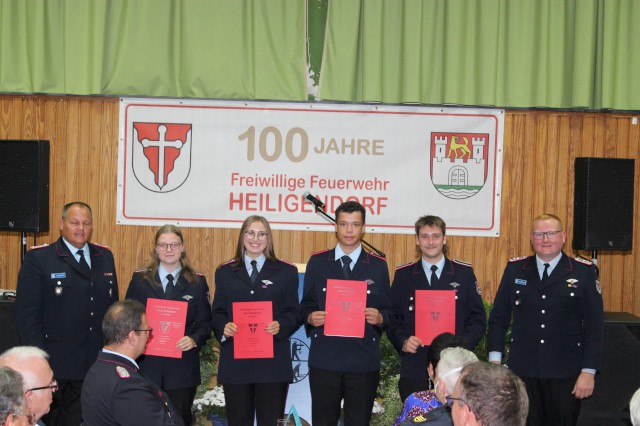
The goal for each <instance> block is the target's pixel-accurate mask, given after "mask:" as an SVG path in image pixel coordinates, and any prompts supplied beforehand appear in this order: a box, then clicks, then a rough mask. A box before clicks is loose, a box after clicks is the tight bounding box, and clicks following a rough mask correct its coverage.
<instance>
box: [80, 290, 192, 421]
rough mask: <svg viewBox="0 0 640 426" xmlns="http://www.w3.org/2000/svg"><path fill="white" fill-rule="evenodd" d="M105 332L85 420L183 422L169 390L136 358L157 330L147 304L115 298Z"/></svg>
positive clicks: (85, 399)
mask: <svg viewBox="0 0 640 426" xmlns="http://www.w3.org/2000/svg"><path fill="white" fill-rule="evenodd" d="M102 331H103V334H104V343H105V346H104V348H103V349H102V352H100V354H98V359H97V360H96V362H95V363H94V364H93V365H92V366H91V368H90V369H89V372H88V373H87V377H85V380H84V385H83V386H82V412H83V413H84V425H85V426H94V425H114V424H119V425H135V426H140V425H147V424H148V425H183V422H182V419H181V417H180V415H179V414H178V413H177V412H176V410H175V408H174V407H173V404H172V403H171V401H169V398H168V397H167V395H166V394H165V393H164V392H163V391H162V390H160V389H159V388H158V386H156V385H155V384H154V383H153V382H152V381H151V380H149V379H147V378H146V377H145V376H143V375H142V374H140V372H139V368H138V364H137V363H136V359H137V358H138V357H139V356H140V355H142V354H143V353H144V351H145V348H146V347H147V341H148V340H149V338H150V337H151V334H152V332H153V330H152V329H151V328H149V324H148V323H147V317H146V314H145V308H144V306H143V305H142V304H141V303H140V302H138V301H135V300H123V301H120V302H116V303H114V304H113V305H111V307H109V309H108V310H107V313H106V314H105V316H104V319H103V321H102Z"/></svg>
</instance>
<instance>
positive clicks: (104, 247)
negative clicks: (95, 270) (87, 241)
mask: <svg viewBox="0 0 640 426" xmlns="http://www.w3.org/2000/svg"><path fill="white" fill-rule="evenodd" d="M91 244H93V245H94V246H98V247H102V248H103V249H107V250H109V251H111V247H109V246H105V245H104V244H98V243H91Z"/></svg>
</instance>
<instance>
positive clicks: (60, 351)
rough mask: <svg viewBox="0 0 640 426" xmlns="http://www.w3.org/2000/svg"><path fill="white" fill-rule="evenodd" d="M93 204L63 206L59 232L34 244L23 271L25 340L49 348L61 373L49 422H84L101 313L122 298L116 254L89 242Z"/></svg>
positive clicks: (20, 305)
mask: <svg viewBox="0 0 640 426" xmlns="http://www.w3.org/2000/svg"><path fill="white" fill-rule="evenodd" d="M92 229H93V217H92V213H91V207H89V206H88V205H87V204H85V203H81V202H73V203H69V204H67V205H65V206H64V208H63V210H62V219H60V234H61V236H60V238H59V239H58V241H56V242H55V243H54V244H51V245H45V246H40V247H34V248H33V249H32V250H30V251H29V252H28V253H27V255H26V257H25V260H24V263H23V264H22V267H21V268H20V273H19V274H18V286H17V299H16V307H15V312H16V323H17V328H18V333H19V336H20V340H21V342H22V344H23V345H32V346H37V347H39V348H42V349H44V350H45V351H46V352H47V353H48V354H49V357H50V358H49V361H50V363H51V368H52V369H53V372H54V374H55V376H56V380H57V382H58V386H59V391H58V392H56V395H55V398H54V405H53V407H52V410H51V413H50V414H49V415H48V416H47V417H46V418H45V423H46V424H47V425H49V426H55V425H64V426H77V425H80V424H81V423H82V411H81V406H80V390H81V389H82V380H83V379H84V376H85V374H87V371H88V370H89V367H90V366H91V364H93V362H94V361H95V359H96V356H97V355H98V351H100V348H101V347H102V344H103V342H102V324H101V323H102V318H103V317H104V314H105V312H106V311H107V308H108V307H109V306H110V305H111V304H112V303H114V302H115V301H117V300H118V280H117V278H116V268H115V265H114V262H113V255H112V254H111V251H110V250H109V248H107V247H103V246H99V245H96V244H90V243H88V241H89V239H90V238H91V231H92Z"/></svg>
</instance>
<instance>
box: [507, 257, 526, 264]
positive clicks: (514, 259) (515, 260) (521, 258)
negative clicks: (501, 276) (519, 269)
mask: <svg viewBox="0 0 640 426" xmlns="http://www.w3.org/2000/svg"><path fill="white" fill-rule="evenodd" d="M526 258H527V256H518V257H512V258H511V259H509V263H512V262H519V261H521V260H525V259H526Z"/></svg>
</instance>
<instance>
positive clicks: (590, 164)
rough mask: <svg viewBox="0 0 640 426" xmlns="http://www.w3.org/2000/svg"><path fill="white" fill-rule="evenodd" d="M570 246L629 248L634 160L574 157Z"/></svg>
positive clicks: (631, 228)
mask: <svg viewBox="0 0 640 426" xmlns="http://www.w3.org/2000/svg"><path fill="white" fill-rule="evenodd" d="M575 171H576V184H575V191H574V209H573V247H574V248H577V249H580V250H631V249H632V245H633V192H634V187H633V180H634V175H635V161H634V160H630V159H620V158H576V162H575Z"/></svg>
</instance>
